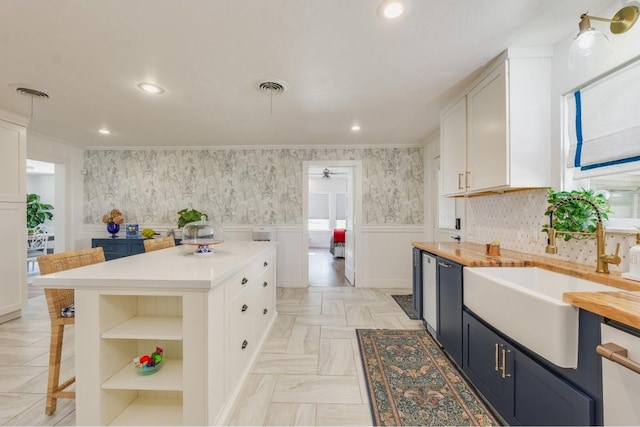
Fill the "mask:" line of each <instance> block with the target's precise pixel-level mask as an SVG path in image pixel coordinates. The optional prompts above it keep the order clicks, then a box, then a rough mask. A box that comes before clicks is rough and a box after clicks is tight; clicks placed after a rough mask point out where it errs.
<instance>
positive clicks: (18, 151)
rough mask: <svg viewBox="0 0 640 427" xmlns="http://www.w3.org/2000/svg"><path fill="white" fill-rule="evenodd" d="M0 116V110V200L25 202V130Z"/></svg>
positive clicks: (0, 112)
mask: <svg viewBox="0 0 640 427" xmlns="http://www.w3.org/2000/svg"><path fill="white" fill-rule="evenodd" d="M2 117H3V113H2V111H0V150H1V151H2V156H0V177H1V178H2V179H0V201H2V202H18V203H25V202H26V200H27V187H26V180H27V170H26V168H27V154H26V153H27V151H26V150H27V131H26V128H25V126H22V125H19V124H15V123H12V122H10V121H6V120H3V119H2ZM25 218H26V217H25ZM25 221H26V219H25ZM25 228H26V225H25Z"/></svg>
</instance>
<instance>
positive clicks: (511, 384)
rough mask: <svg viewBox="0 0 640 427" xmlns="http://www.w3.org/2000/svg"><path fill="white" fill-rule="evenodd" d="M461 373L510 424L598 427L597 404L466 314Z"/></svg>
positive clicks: (464, 316)
mask: <svg viewBox="0 0 640 427" xmlns="http://www.w3.org/2000/svg"><path fill="white" fill-rule="evenodd" d="M463 339H464V344H465V345H464V357H463V359H464V361H463V371H464V373H465V374H466V375H467V376H468V377H469V379H470V380H471V381H472V382H473V384H474V385H475V386H476V387H477V388H478V390H480V392H481V393H482V394H483V395H484V396H485V397H486V398H487V400H488V401H489V402H490V403H491V405H493V407H494V408H495V409H496V410H497V411H498V412H499V413H500V415H501V416H502V417H503V418H504V419H505V421H506V422H507V423H508V424H510V425H562V426H570V425H594V423H595V419H596V417H595V412H596V411H595V408H596V401H595V400H594V398H592V397H591V396H589V395H588V394H586V393H584V392H583V391H581V390H579V389H578V388H576V387H574V386H573V385H572V384H571V383H569V382H568V381H566V380H565V379H563V378H561V377H559V376H557V375H555V374H554V373H553V372H551V371H550V370H548V369H547V368H545V366H543V364H541V363H538V361H536V360H534V359H533V358H531V357H529V356H528V355H527V354H525V353H524V352H523V351H521V350H520V349H519V348H517V347H516V346H514V345H512V344H511V343H510V342H508V341H507V340H505V339H503V338H502V337H501V336H500V335H498V334H497V333H495V332H494V331H493V330H491V329H490V328H489V327H487V326H486V325H485V324H484V323H482V322H481V321H479V320H478V319H476V318H475V317H474V316H473V315H471V314H470V313H468V312H466V311H465V312H464V313H463Z"/></svg>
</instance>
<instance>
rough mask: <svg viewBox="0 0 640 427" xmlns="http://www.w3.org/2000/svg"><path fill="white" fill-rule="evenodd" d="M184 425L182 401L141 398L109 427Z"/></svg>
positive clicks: (132, 403)
mask: <svg viewBox="0 0 640 427" xmlns="http://www.w3.org/2000/svg"><path fill="white" fill-rule="evenodd" d="M182 424H183V422H182V399H172V398H150V397H139V398H137V399H136V400H134V401H133V402H131V404H130V405H129V406H127V407H126V408H125V409H124V410H123V411H122V412H121V413H120V414H119V415H118V416H117V417H116V418H115V419H114V420H113V421H112V422H111V423H110V424H109V425H112V426H140V425H153V426H162V425H164V426H177V425H182Z"/></svg>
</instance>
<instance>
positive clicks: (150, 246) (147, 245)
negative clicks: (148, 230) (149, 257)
mask: <svg viewBox="0 0 640 427" xmlns="http://www.w3.org/2000/svg"><path fill="white" fill-rule="evenodd" d="M142 243H143V244H144V251H145V252H153V251H157V250H159V249H166V248H171V247H173V246H175V245H176V241H175V240H174V239H173V237H172V236H167V237H159V238H157V239H146V240H144V241H143V242H142Z"/></svg>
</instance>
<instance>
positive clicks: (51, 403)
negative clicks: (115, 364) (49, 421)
mask: <svg viewBox="0 0 640 427" xmlns="http://www.w3.org/2000/svg"><path fill="white" fill-rule="evenodd" d="M104 261H105V258H104V251H103V250H102V248H92V249H83V250H79V251H71V252H63V253H59V254H53V255H42V256H40V257H38V268H39V269H40V273H41V274H42V275H45V274H51V273H58V272H60V271H64V270H70V269H72V268H77V267H83V266H85V265H90V264H97V263H99V262H104ZM44 294H45V296H46V298H47V307H48V309H49V317H50V318H51V344H50V348H49V380H48V382H47V404H46V407H45V410H44V412H45V414H47V415H51V414H53V413H54V412H55V411H56V405H57V403H58V399H61V398H62V399H75V398H76V393H75V391H64V390H65V389H66V388H67V387H69V386H70V385H71V384H73V383H74V382H75V381H76V377H75V376H73V377H71V378H69V379H68V380H66V381H65V382H63V383H62V384H60V362H61V360H62V342H63V338H64V327H65V325H73V324H75V323H76V321H75V320H76V319H75V317H64V316H63V315H62V310H63V309H64V308H65V307H69V306H71V305H73V303H74V298H73V289H45V290H44ZM71 316H73V314H71Z"/></svg>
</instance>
